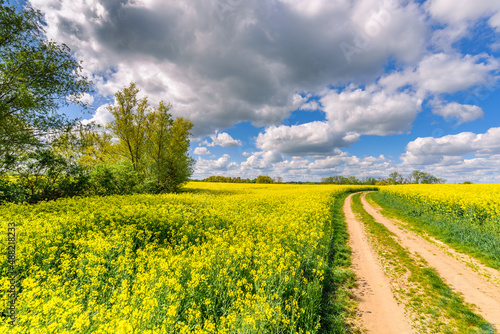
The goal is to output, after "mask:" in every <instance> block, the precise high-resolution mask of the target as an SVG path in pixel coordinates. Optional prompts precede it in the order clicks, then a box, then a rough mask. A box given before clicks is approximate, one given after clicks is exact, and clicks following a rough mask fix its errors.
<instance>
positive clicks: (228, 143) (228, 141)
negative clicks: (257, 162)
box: [204, 131, 241, 147]
mask: <svg viewBox="0 0 500 334" xmlns="http://www.w3.org/2000/svg"><path fill="white" fill-rule="evenodd" d="M210 138H211V139H212V142H208V141H204V143H205V145H207V146H215V145H217V146H222V147H237V146H241V140H239V139H234V138H233V137H231V136H230V135H229V134H228V133H226V132H220V133H219V132H217V131H216V132H215V134H213V135H210Z"/></svg>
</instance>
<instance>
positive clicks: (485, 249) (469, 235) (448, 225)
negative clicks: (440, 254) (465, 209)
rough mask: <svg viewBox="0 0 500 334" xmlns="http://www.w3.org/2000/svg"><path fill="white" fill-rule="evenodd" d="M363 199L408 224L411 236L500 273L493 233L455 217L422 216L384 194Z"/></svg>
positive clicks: (497, 239) (498, 245)
mask: <svg viewBox="0 0 500 334" xmlns="http://www.w3.org/2000/svg"><path fill="white" fill-rule="evenodd" d="M367 198H370V199H372V200H373V201H374V202H375V203H377V204H378V205H379V206H380V207H381V208H382V209H384V215H386V216H388V217H390V218H396V219H399V220H403V221H405V222H407V223H409V224H410V226H409V227H411V228H412V230H414V231H415V232H417V233H419V234H424V235H425V234H429V235H432V236H434V237H436V238H437V239H439V240H441V241H442V242H444V243H446V244H448V245H450V246H451V247H452V248H454V249H456V250H457V251H459V252H462V253H465V254H469V255H471V256H473V257H475V258H477V259H478V260H480V261H481V262H482V263H484V264H485V265H487V266H489V267H492V268H495V269H500V237H499V236H498V235H496V234H495V233H493V232H491V231H488V230H484V229H483V230H481V229H479V228H477V227H476V226H473V225H470V224H467V223H464V222H462V221H460V220H459V218H458V217H454V216H450V215H437V214H435V215H434V214H429V213H424V212H423V210H419V209H418V208H415V207H414V206H412V205H411V204H410V203H407V202H404V201H403V200H401V199H398V198H397V197H395V196H391V195H390V194H387V193H382V192H376V193H370V194H369V195H368V196H367Z"/></svg>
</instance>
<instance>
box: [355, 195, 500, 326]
mask: <svg viewBox="0 0 500 334" xmlns="http://www.w3.org/2000/svg"><path fill="white" fill-rule="evenodd" d="M361 201H362V203H363V206H364V208H365V210H366V211H367V212H368V213H369V214H370V215H372V216H373V217H374V219H375V221H377V222H378V223H380V224H383V225H384V226H385V227H386V228H387V229H389V230H390V231H391V232H393V233H394V234H396V235H397V236H398V238H399V240H400V244H401V245H402V246H403V247H405V248H407V249H408V250H409V251H410V252H412V253H418V254H419V255H420V256H421V257H422V258H424V260H425V261H427V262H428V264H429V266H430V267H433V268H435V269H436V270H437V271H438V272H439V274H440V275H441V277H442V278H443V279H444V280H445V281H446V283H447V284H448V285H450V286H451V287H452V288H453V289H455V290H456V291H458V292H460V293H461V294H462V295H463V297H464V299H465V301H466V302H468V303H471V304H474V305H476V306H477V307H478V308H477V309H476V310H475V311H476V312H477V313H478V314H480V315H481V316H483V317H484V318H485V319H486V320H487V321H488V322H490V323H491V324H492V325H494V326H495V329H496V330H497V331H498V330H500V273H499V272H498V271H497V270H495V269H492V268H488V267H486V266H484V265H482V264H480V263H479V262H478V261H477V260H475V259H473V258H471V257H469V256H467V255H465V254H460V253H458V252H456V251H454V250H452V249H451V248H450V247H449V246H446V245H444V244H443V243H440V242H438V241H436V240H435V239H432V238H431V240H434V242H430V241H427V240H425V239H424V238H422V237H420V236H418V235H416V234H415V233H413V232H410V231H408V230H406V229H404V228H403V227H401V226H400V225H404V223H403V224H400V225H396V224H395V223H394V222H393V221H391V220H389V219H387V218H385V217H384V216H383V215H381V214H380V213H379V212H378V211H377V210H376V209H375V208H373V206H371V205H370V204H369V203H368V202H367V201H366V199H365V194H363V195H362V197H361ZM356 247H359V246H358V245H353V250H355V249H357V248H356Z"/></svg>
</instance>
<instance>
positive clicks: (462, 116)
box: [432, 102, 484, 124]
mask: <svg viewBox="0 0 500 334" xmlns="http://www.w3.org/2000/svg"><path fill="white" fill-rule="evenodd" d="M432 112H433V113H434V114H436V115H440V116H443V117H444V118H458V124H461V123H466V122H472V121H474V120H476V119H478V118H482V117H483V116H484V113H483V109H481V108H480V107H478V106H474V105H470V104H460V103H457V102H450V103H447V104H442V103H437V104H436V105H435V106H434V109H433V110H432Z"/></svg>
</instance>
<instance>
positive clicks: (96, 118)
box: [82, 104, 114, 125]
mask: <svg viewBox="0 0 500 334" xmlns="http://www.w3.org/2000/svg"><path fill="white" fill-rule="evenodd" d="M108 107H109V104H103V105H102V106H100V107H99V108H97V110H96V111H95V114H94V115H93V116H92V118H91V119H88V120H83V121H82V123H83V124H88V123H90V122H95V123H97V124H99V125H106V124H108V123H109V122H111V121H112V120H113V119H114V117H113V114H111V112H110V111H109V110H108Z"/></svg>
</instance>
